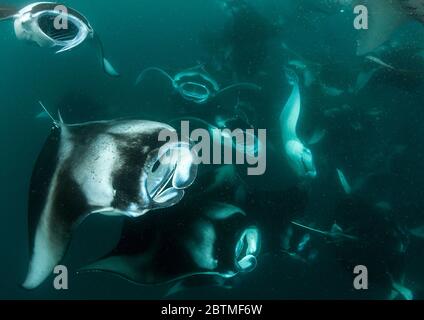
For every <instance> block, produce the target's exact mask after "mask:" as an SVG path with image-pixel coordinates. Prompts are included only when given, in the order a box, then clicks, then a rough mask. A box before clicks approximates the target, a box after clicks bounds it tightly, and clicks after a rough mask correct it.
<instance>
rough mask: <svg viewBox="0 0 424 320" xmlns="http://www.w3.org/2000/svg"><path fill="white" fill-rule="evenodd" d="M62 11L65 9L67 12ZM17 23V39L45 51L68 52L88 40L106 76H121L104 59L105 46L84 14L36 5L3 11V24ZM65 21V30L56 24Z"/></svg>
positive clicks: (0, 14)
mask: <svg viewBox="0 0 424 320" xmlns="http://www.w3.org/2000/svg"><path fill="white" fill-rule="evenodd" d="M63 9H66V11H64V10H63ZM7 19H11V20H13V21H14V29H15V34H16V37H17V38H18V39H19V40H23V41H26V42H29V43H35V44H37V45H38V46H40V47H43V48H57V49H58V50H57V51H56V53H61V52H65V51H69V50H71V49H73V48H75V47H77V46H79V45H80V44H82V43H83V42H84V41H86V40H91V42H92V43H93V44H94V45H95V46H96V49H97V50H98V53H99V59H100V62H101V65H102V68H103V70H104V72H105V73H106V74H108V75H110V76H112V77H117V76H119V73H118V72H117V71H116V70H115V68H114V67H113V66H112V64H111V63H110V62H109V61H108V60H107V59H106V58H105V55H104V49H103V44H102V42H101V40H100V38H99V36H98V35H97V33H96V32H95V31H94V29H93V27H92V26H91V25H90V22H89V21H88V19H87V18H86V17H84V16H83V15H82V14H81V13H79V12H78V11H76V10H75V9H72V8H70V7H66V6H64V5H63V4H60V3H56V2H35V3H32V4H30V5H27V6H26V7H24V8H22V9H14V8H3V7H0V20H7ZM63 20H65V21H66V26H63V27H62V26H60V25H59V26H58V25H57V22H63Z"/></svg>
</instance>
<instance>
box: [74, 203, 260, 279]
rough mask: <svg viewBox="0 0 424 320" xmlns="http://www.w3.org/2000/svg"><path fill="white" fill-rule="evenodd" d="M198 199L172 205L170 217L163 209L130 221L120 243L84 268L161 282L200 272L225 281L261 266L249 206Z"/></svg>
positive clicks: (125, 226) (84, 271) (90, 270)
mask: <svg viewBox="0 0 424 320" xmlns="http://www.w3.org/2000/svg"><path fill="white" fill-rule="evenodd" d="M199 202H200V201H199ZM196 203H198V202H197V201H196V200H195V199H190V201H184V202H182V203H180V204H179V205H177V206H175V207H173V208H171V209H170V210H171V212H168V213H169V214H168V219H166V220H165V219H163V218H162V217H161V216H162V215H160V214H159V215H146V216H143V217H140V218H139V219H137V220H128V221H127V223H126V224H125V225H124V228H123V230H122V234H121V240H120V241H119V243H118V245H117V246H116V248H115V249H114V250H112V251H111V252H110V253H109V254H107V255H106V256H105V257H103V258H100V259H99V260H97V261H95V262H93V263H91V264H89V265H88V266H85V267H83V268H82V269H81V270H80V272H79V273H81V274H83V273H87V272H108V273H112V274H116V275H118V276H120V277H123V278H125V279H127V280H129V281H132V282H135V283H138V284H142V285H155V284H167V283H173V282H176V281H180V280H184V279H188V278H191V277H196V276H201V277H204V276H207V277H211V278H221V279H224V280H225V279H231V278H233V277H235V276H236V275H237V274H239V273H243V272H250V271H252V270H253V269H255V267H256V264H257V256H258V254H259V252H260V249H261V242H260V238H261V237H260V232H259V230H258V228H257V227H256V226H255V225H252V224H250V223H249V221H248V219H247V217H246V214H245V213H244V211H243V210H242V209H240V208H238V207H236V206H234V205H231V204H229V203H222V202H208V203H205V204H203V205H200V206H199V205H196ZM193 204H194V205H195V207H193Z"/></svg>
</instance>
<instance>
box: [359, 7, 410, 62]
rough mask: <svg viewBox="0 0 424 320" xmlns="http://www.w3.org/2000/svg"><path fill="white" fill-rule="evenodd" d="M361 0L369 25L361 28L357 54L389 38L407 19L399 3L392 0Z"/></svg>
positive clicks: (371, 48)
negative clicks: (366, 11) (367, 15)
mask: <svg viewBox="0 0 424 320" xmlns="http://www.w3.org/2000/svg"><path fill="white" fill-rule="evenodd" d="M359 2H362V3H360V4H364V5H365V6H366V7H367V8H368V14H369V26H368V29H366V30H361V31H360V35H359V39H358V43H357V44H358V47H357V55H359V56H361V55H364V54H367V53H369V52H371V51H373V50H374V49H376V48H377V47H379V46H380V45H382V44H383V43H384V42H386V41H387V40H389V38H390V37H391V36H392V34H393V32H394V31H395V30H396V29H397V28H398V27H399V26H400V25H401V24H402V23H404V22H405V21H406V20H407V19H408V16H407V14H406V13H405V12H404V11H403V9H402V7H401V5H400V3H399V2H398V1H393V0H367V1H365V3H364V1H358V3H359Z"/></svg>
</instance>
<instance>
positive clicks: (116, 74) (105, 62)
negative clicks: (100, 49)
mask: <svg viewBox="0 0 424 320" xmlns="http://www.w3.org/2000/svg"><path fill="white" fill-rule="evenodd" d="M103 71H104V72H106V74H108V75H110V76H111V77H119V76H120V74H119V72H118V71H116V69H115V68H114V67H113V66H112V64H111V63H110V62H109V60H107V59H106V58H103Z"/></svg>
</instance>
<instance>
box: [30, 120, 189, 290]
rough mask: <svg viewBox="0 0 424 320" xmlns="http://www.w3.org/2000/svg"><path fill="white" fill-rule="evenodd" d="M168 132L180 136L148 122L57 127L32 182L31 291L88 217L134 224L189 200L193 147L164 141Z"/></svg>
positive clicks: (42, 153) (41, 157)
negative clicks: (126, 220)
mask: <svg viewBox="0 0 424 320" xmlns="http://www.w3.org/2000/svg"><path fill="white" fill-rule="evenodd" d="M163 130H169V131H174V129H173V128H172V127H170V126H168V125H166V124H163V123H159V122H152V121H145V120H128V121H118V120H113V121H97V122H88V123H81V124H72V125H69V124H65V123H64V122H63V121H62V120H60V121H55V127H54V128H53V129H52V132H51V134H50V135H49V137H48V139H47V141H46V143H45V145H44V147H43V149H42V151H41V153H40V155H39V157H38V160H37V162H36V164H35V166H34V169H33V173H32V177H31V184H30V192H29V203H28V224H29V240H30V251H31V258H30V264H29V269H28V274H27V277H26V280H25V281H24V283H23V287H24V288H27V289H33V288H36V287H37V286H39V285H40V284H41V283H42V282H43V281H44V280H45V279H46V278H47V277H48V276H49V274H51V272H52V270H53V268H54V267H55V265H57V263H58V262H59V261H60V260H61V259H62V257H63V256H64V254H65V252H66V249H67V247H68V245H69V242H70V239H71V235H72V232H73V230H74V229H75V228H76V227H77V226H78V225H79V224H80V223H81V222H82V221H83V220H84V219H85V218H86V217H88V216H89V215H91V214H96V213H97V214H104V215H123V216H127V217H130V218H134V217H139V216H142V215H144V214H146V213H147V212H149V211H151V210H155V209H161V208H162V209H163V208H167V207H170V206H173V205H175V204H177V203H178V202H179V201H180V200H181V199H182V198H183V196H184V192H185V191H184V189H186V188H187V187H189V186H190V185H191V184H192V183H193V181H194V180H195V178H196V174H197V166H196V165H195V164H194V162H195V161H194V160H195V159H194V156H193V154H192V153H191V150H190V149H189V146H188V145H185V144H182V143H174V144H171V143H167V144H165V142H159V139H158V138H159V134H160V133H161V132H163ZM176 155H177V156H176Z"/></svg>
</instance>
